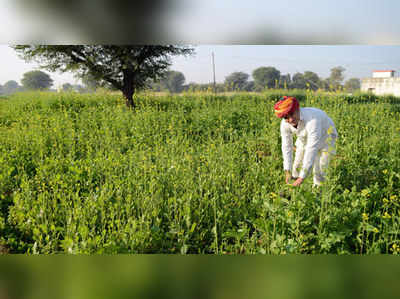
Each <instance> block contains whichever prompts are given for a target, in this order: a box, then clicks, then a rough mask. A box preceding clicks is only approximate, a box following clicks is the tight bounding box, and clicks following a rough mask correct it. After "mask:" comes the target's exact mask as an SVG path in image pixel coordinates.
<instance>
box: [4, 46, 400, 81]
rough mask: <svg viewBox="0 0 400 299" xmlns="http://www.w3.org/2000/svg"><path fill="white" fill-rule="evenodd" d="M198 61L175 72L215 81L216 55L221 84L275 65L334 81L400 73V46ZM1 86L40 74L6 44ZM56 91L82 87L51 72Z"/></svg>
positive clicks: (250, 49) (260, 50) (225, 53)
mask: <svg viewBox="0 0 400 299" xmlns="http://www.w3.org/2000/svg"><path fill="white" fill-rule="evenodd" d="M195 49H196V54H195V55H194V56H193V57H175V58H174V59H173V65H172V67H171V69H173V70H177V71H181V72H182V73H183V74H184V75H185V78H186V83H189V82H197V83H208V82H212V78H213V76H212V60H211V53H212V52H214V54H215V66H216V80H217V82H223V81H224V79H225V77H226V76H228V75H229V74H231V73H232V72H235V71H242V72H246V73H248V74H249V75H251V73H252V71H253V70H254V69H256V68H257V67H261V66H273V67H275V68H277V69H278V70H280V71H281V73H282V74H287V73H290V74H291V75H293V74H294V73H296V72H304V71H313V72H316V73H317V74H318V75H319V76H320V77H323V78H325V77H328V76H329V73H330V69H331V68H333V67H335V66H343V67H344V68H345V69H346V71H345V73H344V75H345V78H346V79H348V78H351V77H357V78H363V77H370V76H371V74H372V71H373V70H379V69H393V70H395V71H397V72H400V46H368V45H364V46H360V45H357V46H344V45H342V46H315V45H306V46H297V45H295V46H287V45H273V46H271V45H267V46H266V45H258V46H257V45H200V46H195ZM0 65H1V68H0V84H4V83H5V82H6V81H8V80H16V81H17V82H20V80H21V78H22V75H23V73H25V72H27V71H30V70H32V69H36V68H37V67H38V66H37V65H36V64H27V63H25V62H24V61H23V60H22V59H20V58H18V57H17V55H16V53H15V51H14V50H13V49H11V48H10V47H9V46H7V45H0ZM50 76H51V77H52V79H53V80H54V81H55V86H58V85H61V84H63V83H66V82H69V83H77V82H76V80H75V79H74V77H73V76H72V74H69V73H68V74H63V75H62V74H57V73H51V74H50Z"/></svg>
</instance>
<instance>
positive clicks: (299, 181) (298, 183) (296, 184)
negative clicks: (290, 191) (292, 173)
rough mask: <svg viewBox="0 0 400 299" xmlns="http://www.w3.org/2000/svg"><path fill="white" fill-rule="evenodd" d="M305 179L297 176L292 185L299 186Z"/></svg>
mask: <svg viewBox="0 0 400 299" xmlns="http://www.w3.org/2000/svg"><path fill="white" fill-rule="evenodd" d="M303 181H304V179H302V178H297V180H295V181H294V183H293V184H292V186H294V187H297V186H300V185H301V183H303Z"/></svg>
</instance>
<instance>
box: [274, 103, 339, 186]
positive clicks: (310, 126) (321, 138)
mask: <svg viewBox="0 0 400 299" xmlns="http://www.w3.org/2000/svg"><path fill="white" fill-rule="evenodd" d="M293 134H295V135H297V140H296V146H297V147H305V152H304V159H303V166H302V169H301V172H300V175H299V177H301V178H303V179H304V178H305V177H306V176H307V174H308V173H309V171H310V169H311V167H312V166H313V164H314V160H315V158H316V156H317V154H318V152H319V151H320V150H326V151H328V152H330V153H333V154H335V153H336V152H335V149H334V148H332V144H333V145H334V144H335V143H334V140H336V138H337V136H338V134H337V131H336V128H335V124H334V123H333V121H332V119H331V118H330V117H329V116H328V115H327V114H326V113H325V112H324V111H322V110H320V109H317V108H300V120H299V122H298V124H297V129H296V128H295V127H293V126H292V125H290V124H288V123H287V122H286V121H285V119H282V121H281V137H282V154H283V168H284V170H285V171H291V169H292V159H293V155H292V151H293Z"/></svg>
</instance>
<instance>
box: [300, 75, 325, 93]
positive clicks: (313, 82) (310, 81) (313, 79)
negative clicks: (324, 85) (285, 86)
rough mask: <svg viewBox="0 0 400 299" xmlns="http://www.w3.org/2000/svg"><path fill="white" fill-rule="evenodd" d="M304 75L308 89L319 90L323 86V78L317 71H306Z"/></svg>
mask: <svg viewBox="0 0 400 299" xmlns="http://www.w3.org/2000/svg"><path fill="white" fill-rule="evenodd" d="M303 77H304V80H305V82H306V86H307V88H308V89H311V90H317V89H318V88H320V87H321V80H320V78H319V77H318V75H317V74H316V73H314V72H311V71H305V72H304V75H303Z"/></svg>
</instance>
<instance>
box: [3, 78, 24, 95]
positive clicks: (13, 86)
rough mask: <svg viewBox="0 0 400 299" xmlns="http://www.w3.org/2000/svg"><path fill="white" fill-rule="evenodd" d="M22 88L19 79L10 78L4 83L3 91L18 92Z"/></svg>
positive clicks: (7, 92)
mask: <svg viewBox="0 0 400 299" xmlns="http://www.w3.org/2000/svg"><path fill="white" fill-rule="evenodd" d="M19 88H20V86H19V84H18V83H17V81H14V80H9V81H7V82H6V83H4V85H3V91H4V93H5V94H10V93H14V92H16V91H17V90H18V89H19Z"/></svg>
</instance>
